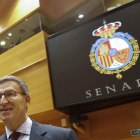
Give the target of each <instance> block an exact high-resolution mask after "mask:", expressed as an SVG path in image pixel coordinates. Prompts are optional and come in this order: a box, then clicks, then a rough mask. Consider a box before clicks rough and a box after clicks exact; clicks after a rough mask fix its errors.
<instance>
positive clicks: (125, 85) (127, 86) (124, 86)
mask: <svg viewBox="0 0 140 140" xmlns="http://www.w3.org/2000/svg"><path fill="white" fill-rule="evenodd" d="M125 88H128V89H131V87H130V86H129V85H128V84H127V83H126V82H124V84H123V88H122V90H125Z"/></svg>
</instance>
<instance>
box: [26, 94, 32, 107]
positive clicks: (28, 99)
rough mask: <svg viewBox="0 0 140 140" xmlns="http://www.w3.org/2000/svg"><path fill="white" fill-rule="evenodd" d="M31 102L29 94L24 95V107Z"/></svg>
mask: <svg viewBox="0 0 140 140" xmlns="http://www.w3.org/2000/svg"><path fill="white" fill-rule="evenodd" d="M30 103H31V97H30V95H28V94H27V95H25V107H28V106H29V105H30Z"/></svg>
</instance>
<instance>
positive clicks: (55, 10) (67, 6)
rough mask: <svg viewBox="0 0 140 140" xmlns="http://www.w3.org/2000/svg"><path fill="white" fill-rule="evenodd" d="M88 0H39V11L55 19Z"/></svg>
mask: <svg viewBox="0 0 140 140" xmlns="http://www.w3.org/2000/svg"><path fill="white" fill-rule="evenodd" d="M86 1H88V0H61V2H60V1H58V0H40V8H41V11H42V12H43V13H44V14H45V15H47V16H48V17H49V18H51V19H53V20H54V21H57V20H58V19H60V18H61V17H62V16H64V15H65V14H67V13H68V12H69V11H70V10H72V9H74V8H75V7H77V6H78V5H79V4H82V3H83V2H86Z"/></svg>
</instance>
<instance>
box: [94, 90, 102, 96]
mask: <svg viewBox="0 0 140 140" xmlns="http://www.w3.org/2000/svg"><path fill="white" fill-rule="evenodd" d="M95 91H96V96H100V95H102V93H101V88H97V89H95Z"/></svg>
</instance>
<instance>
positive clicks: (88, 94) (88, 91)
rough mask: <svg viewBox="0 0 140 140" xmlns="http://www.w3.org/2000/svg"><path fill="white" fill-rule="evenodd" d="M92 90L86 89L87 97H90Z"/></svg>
mask: <svg viewBox="0 0 140 140" xmlns="http://www.w3.org/2000/svg"><path fill="white" fill-rule="evenodd" d="M90 92H91V91H90V90H87V91H86V94H87V96H86V98H90V97H91V93H90Z"/></svg>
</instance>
